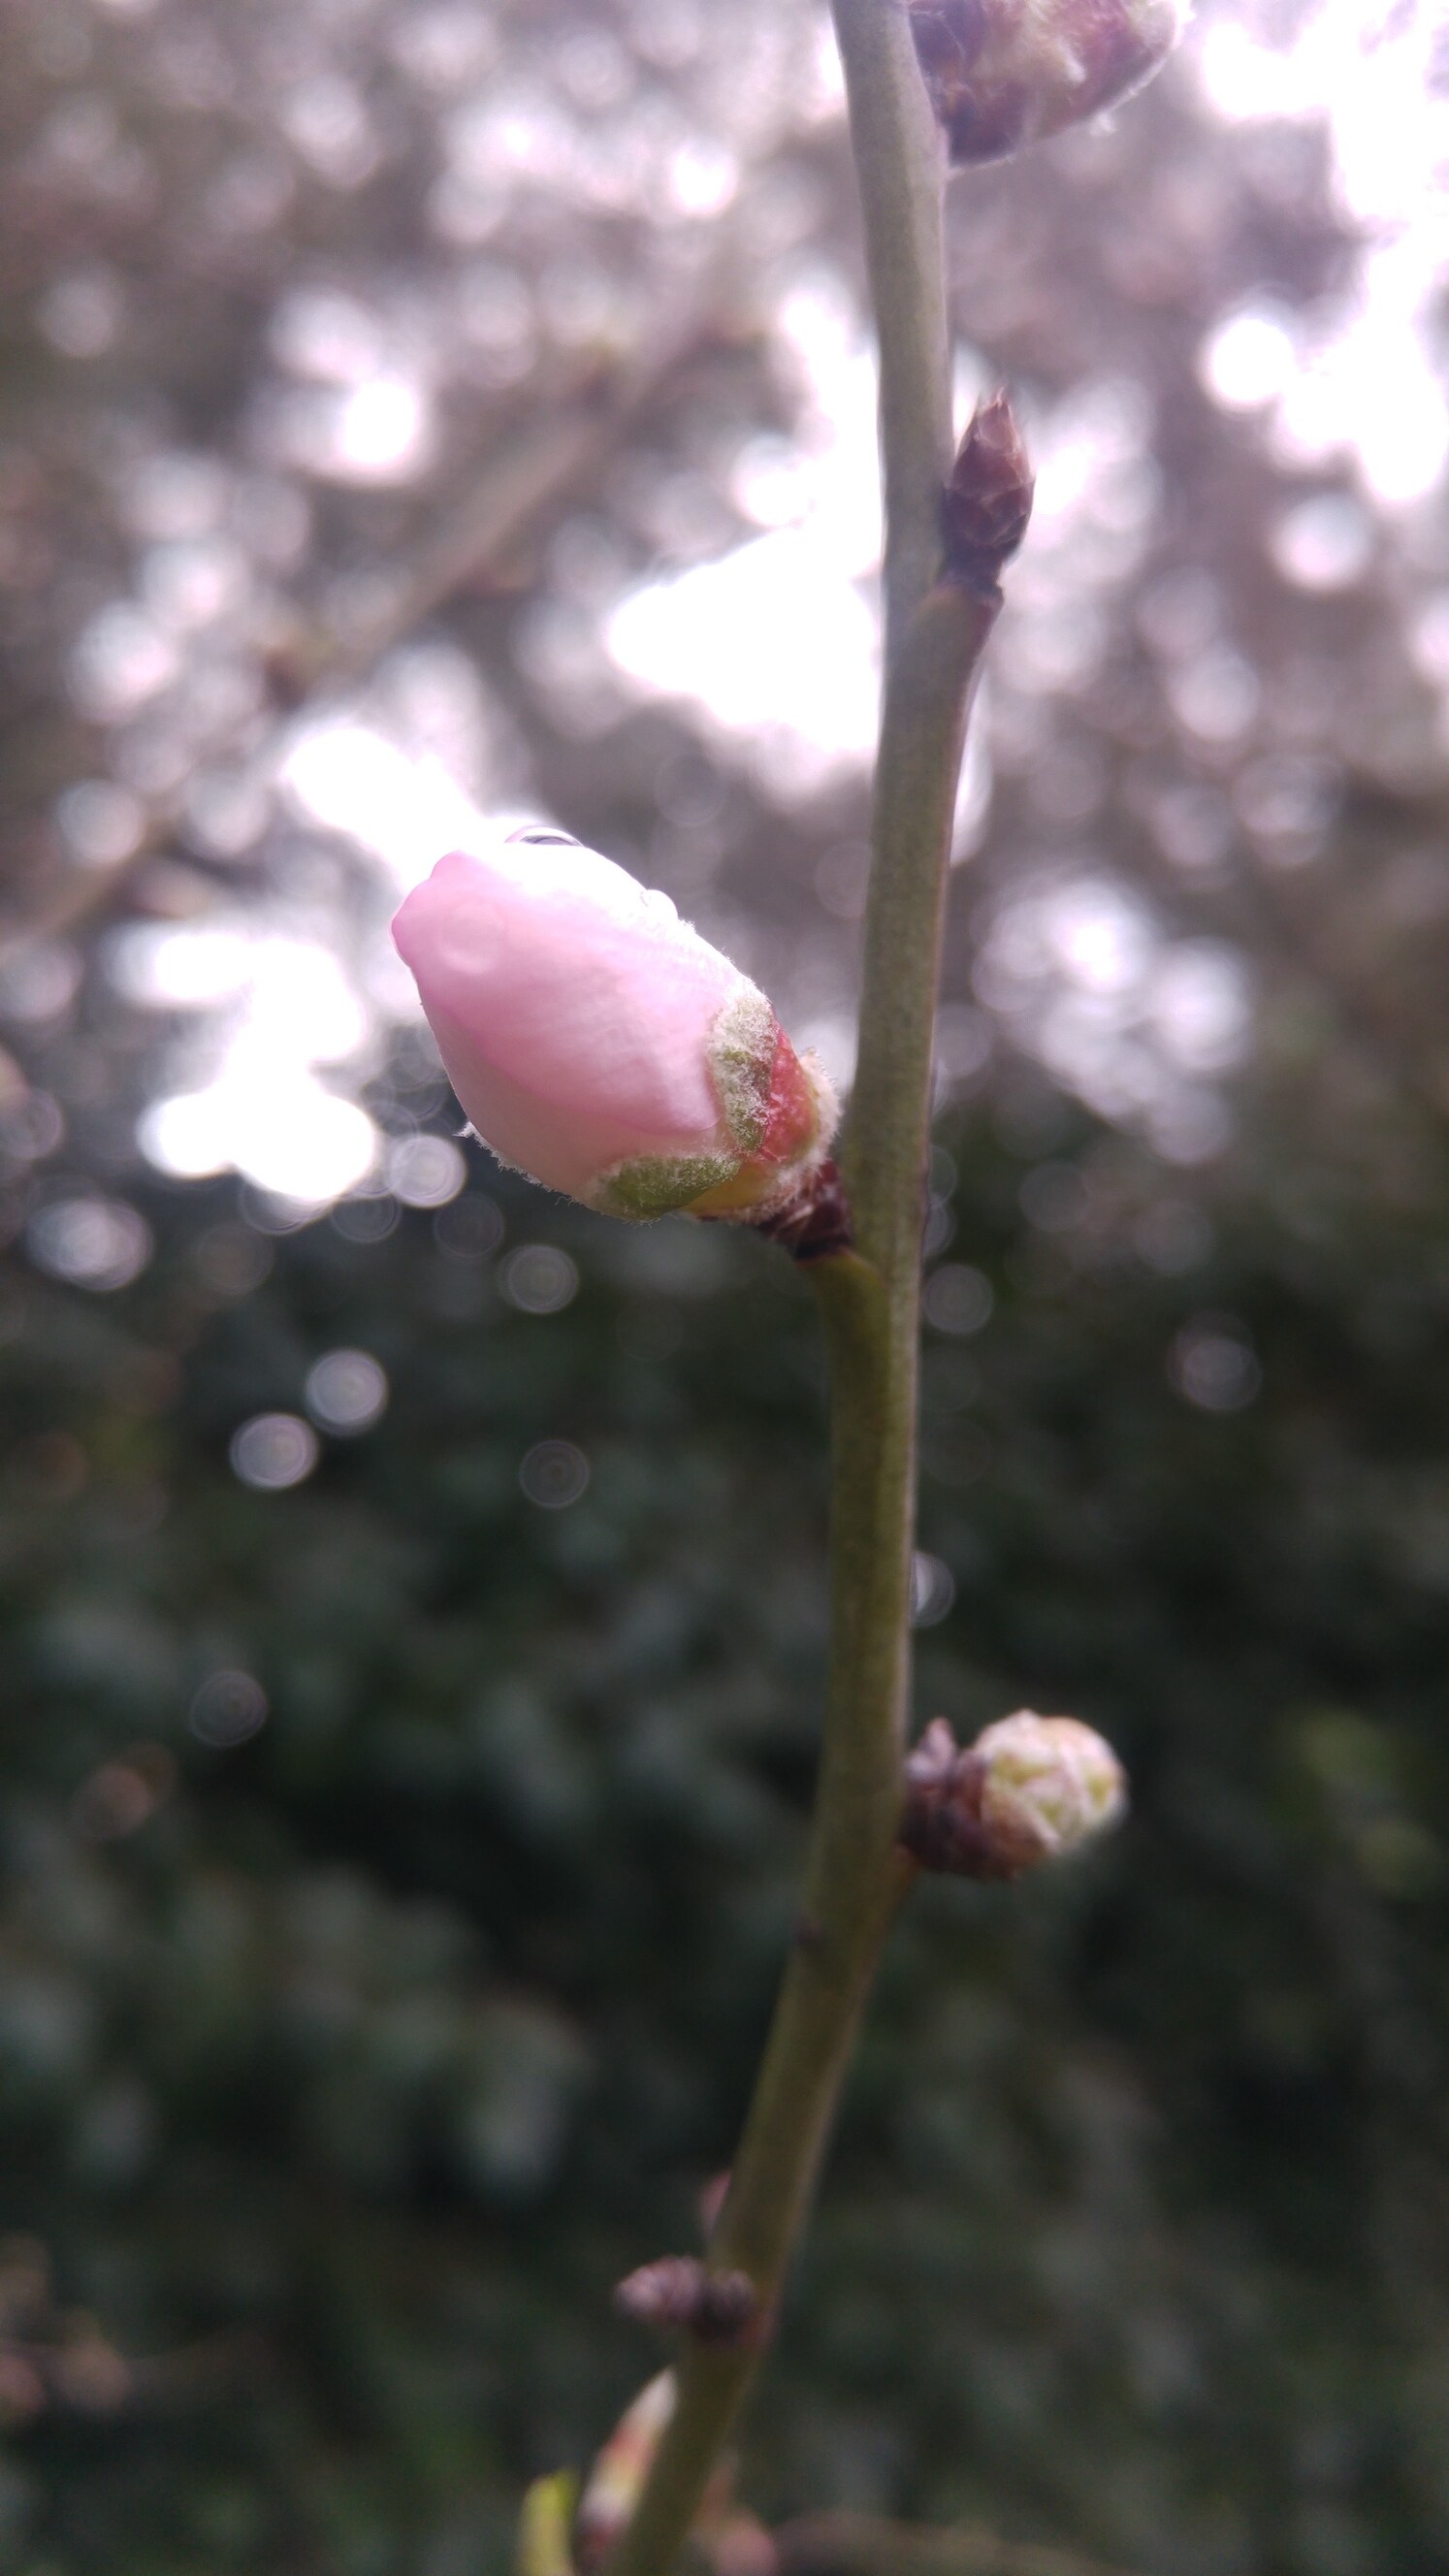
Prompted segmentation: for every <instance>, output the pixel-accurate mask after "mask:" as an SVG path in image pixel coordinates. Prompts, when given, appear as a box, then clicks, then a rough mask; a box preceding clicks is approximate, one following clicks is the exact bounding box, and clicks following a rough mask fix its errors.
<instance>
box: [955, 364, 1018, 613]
mask: <svg viewBox="0 0 1449 2576" xmlns="http://www.w3.org/2000/svg"><path fill="white" fill-rule="evenodd" d="M1035 489H1036V477H1035V476H1034V474H1033V473H1032V470H1031V466H1030V464H1029V463H1028V461H1027V453H1026V447H1025V445H1024V443H1023V440H1022V435H1021V432H1020V430H1019V429H1018V428H1017V425H1016V417H1015V414H1014V413H1013V411H1012V408H1011V404H1010V402H1009V401H1008V399H1007V397H1006V395H1005V394H1004V393H1002V394H993V395H992V397H991V400H990V402H985V403H979V404H978V405H977V408H976V410H975V411H974V412H973V413H972V415H971V418H970V420H969V421H968V423H967V425H966V434H965V436H964V438H963V439H962V441H961V444H960V446H959V448H958V449H957V451H956V462H955V464H954V465H953V466H952V468H951V479H950V481H949V482H948V484H947V486H946V489H945V491H944V492H943V494H942V496H941V532H942V535H943V536H944V538H945V543H946V569H947V571H948V572H949V573H954V574H956V575H957V576H958V577H962V578H964V579H966V580H967V581H972V582H975V583H976V584H977V586H978V587H979V588H982V589H985V590H994V588H995V584H996V577H997V575H998V573H999V572H1000V570H1001V567H1002V565H1003V564H1004V563H1005V562H1006V560H1007V557H1008V556H1009V555H1014V554H1015V552H1016V549H1017V547H1018V546H1019V545H1020V543H1021V541H1022V538H1023V537H1024V536H1025V534H1026V530H1027V522H1028V520H1029V519H1030V517H1031V503H1032V495H1033V493H1034V491H1035Z"/></svg>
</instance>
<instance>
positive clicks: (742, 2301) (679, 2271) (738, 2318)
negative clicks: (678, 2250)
mask: <svg viewBox="0 0 1449 2576" xmlns="http://www.w3.org/2000/svg"><path fill="white" fill-rule="evenodd" d="M614 2305H615V2307H616V2308H617V2309H618V2311H619V2314H620V2316H623V2317H630V2318H632V2320H633V2321H634V2323H635V2324H636V2325H641V2326H665V2327H668V2326H676V2327H679V2328H680V2329H681V2330H682V2331H683V2332H684V2333H686V2334H692V2335H695V2336H696V2337H697V2338H698V2340H699V2341H700V2342H701V2343H722V2344H737V2343H743V2342H745V2341H746V2340H747V2339H749V2338H750V2337H751V2336H752V2334H753V2333H754V2331H755V2330H756V2329H757V2328H758V2326H759V2323H760V2296H759V2292H758V2291H757V2289H756V2288H755V2285H754V2282H753V2281H752V2280H751V2279H750V2276H749V2274H748V2272H712V2271H711V2270H710V2269H709V2266H708V2265H707V2264H705V2263H701V2262H700V2260H699V2258H698V2256H697V2255H694V2254H663V2255H661V2256H660V2257H659V2259H658V2260H657V2261H656V2262H653V2263H644V2264H641V2265H640V2267H639V2270H638V2271H637V2272H631V2273H629V2275H628V2277H627V2278H626V2279H625V2280H622V2281H620V2282H619V2283H618V2285H617V2287H616V2288H615V2291H614Z"/></svg>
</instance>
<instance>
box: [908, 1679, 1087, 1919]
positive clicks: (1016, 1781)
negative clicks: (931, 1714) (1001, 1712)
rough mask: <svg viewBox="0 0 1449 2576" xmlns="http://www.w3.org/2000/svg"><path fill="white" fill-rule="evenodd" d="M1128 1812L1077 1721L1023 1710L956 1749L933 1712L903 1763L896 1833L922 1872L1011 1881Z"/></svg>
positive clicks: (1004, 1718)
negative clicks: (903, 1792) (901, 1805)
mask: <svg viewBox="0 0 1449 2576" xmlns="http://www.w3.org/2000/svg"><path fill="white" fill-rule="evenodd" d="M1126 1810H1127V1782H1126V1778H1125V1775H1124V1773H1123V1770H1122V1765H1121V1763H1120V1762H1119V1761H1118V1759H1117V1756H1116V1754H1115V1753H1114V1752H1113V1750H1112V1747H1111V1746H1110V1744H1108V1743H1107V1742H1106V1741H1105V1739H1104V1738H1103V1737H1102V1736H1100V1735H1098V1733H1097V1732H1096V1729H1095V1728H1094V1727H1090V1726H1084V1725H1083V1724H1082V1722H1081V1720H1080V1718H1075V1717H1038V1716H1037V1714H1036V1712H1035V1710H1034V1709H1029V1708H1020V1709H1018V1710H1017V1712H1016V1714H1015V1716H1014V1717H1002V1718H998V1719H997V1721H996V1723H995V1725H994V1726H988V1727H985V1728H983V1730H982V1732H981V1734H980V1735H978V1736H977V1738H976V1741H975V1743H974V1744H972V1745H969V1746H967V1748H966V1749H965V1750H964V1751H962V1750H961V1748H960V1747H959V1746H958V1745H957V1742H956V1739H955V1737H954V1735H953V1734H952V1732H951V1729H950V1727H949V1726H948V1725H947V1723H946V1720H945V1718H944V1717H937V1718H933V1719H932V1721H931V1724H930V1725H929V1726H928V1727H927V1729H926V1731H925V1733H924V1735H923V1736H922V1737H921V1740H920V1742H919V1744H918V1745H917V1746H916V1747H915V1749H914V1751H913V1752H912V1753H911V1754H910V1755H909V1756H908V1758H907V1761H906V1801H905V1811H904V1814H903V1816H902V1819H901V1832H900V1839H901V1841H902V1843H903V1844H904V1845H905V1848H906V1850H907V1851H908V1852H910V1853H911V1854H912V1855H913V1857H914V1858H915V1859H916V1860H918V1861H919V1862H920V1863H921V1865H922V1867H923V1868H925V1869H937V1870H952V1871H955V1872H957V1873H958V1874H960V1875H962V1876H964V1877H967V1878H1018V1877H1019V1876H1020V1875H1021V1873H1022V1871H1023V1870H1027V1869H1034V1868H1035V1867H1036V1866H1037V1864H1038V1862H1040V1861H1044V1860H1057V1859H1060V1858H1061V1857H1062V1855H1063V1854H1064V1853H1067V1852H1071V1851H1076V1850H1077V1849H1078V1847H1079V1846H1080V1845H1081V1844H1082V1843H1084V1842H1089V1841H1090V1840H1091V1839H1092V1837H1093V1836H1094V1835H1096V1834H1099V1833H1103V1832H1105V1831H1106V1829H1107V1827H1108V1826H1109V1825H1115V1824H1117V1823H1118V1822H1120V1820H1121V1818H1122V1817H1123V1816H1124V1815H1125V1813H1126Z"/></svg>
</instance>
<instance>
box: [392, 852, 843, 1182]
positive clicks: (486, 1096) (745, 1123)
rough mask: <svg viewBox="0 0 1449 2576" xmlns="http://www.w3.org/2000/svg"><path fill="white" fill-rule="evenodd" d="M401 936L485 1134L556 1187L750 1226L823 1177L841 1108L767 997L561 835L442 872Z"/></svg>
mask: <svg viewBox="0 0 1449 2576" xmlns="http://www.w3.org/2000/svg"><path fill="white" fill-rule="evenodd" d="M393 937H394V939H395V940H396V942H397V946H398V949H399V951H400V953H401V955H402V957H403V958H404V960H405V962H406V963H407V964H408V965H409V966H410V967H411V968H412V971H413V974H414V975H415V976H416V978H417V984H418V990H419V992H420V994H421V996H422V1002H423V1008H424V1010H425V1011H426V1013H427V1015H428V1019H429V1022H430V1024H431V1026H432V1031H433V1035H434V1037H435V1038H436V1039H437V1042H438V1048H439V1052H440V1053H441V1055H442V1059H443V1063H444V1065H445V1066H446V1068H447V1072H448V1076H449V1079H450V1081H451V1082H452V1085H453V1088H454V1090H455V1091H456V1092H457V1094H458V1098H459V1099H460V1101H461V1102H462V1104H463V1108H464V1110H465V1111H466V1113H467V1115H468V1117H469V1119H470V1120H471V1121H472V1124H473V1126H474V1128H475V1129H476V1131H477V1133H478V1134H479V1136H481V1137H482V1139H483V1141H484V1143H485V1144H486V1145H488V1146H490V1147H491V1148H492V1150H493V1152H494V1153H495V1154H496V1155H497V1157H498V1159H499V1161H500V1162H501V1163H506V1164H510V1165H512V1166H514V1167H515V1168H516V1169H517V1170H519V1171H522V1172H528V1173H530V1174H531V1175H532V1177H533V1178H534V1179H535V1180H537V1181H541V1182H543V1184H544V1186H545V1187H546V1188H549V1189H555V1190H562V1191H564V1192H565V1193H566V1195H567V1196H568V1197H569V1198H574V1199H580V1200H582V1201H583V1203H584V1205H585V1206H586V1207H594V1208H602V1209H603V1210H605V1211H606V1212H607V1213H608V1214H609V1215H611V1216H623V1217H654V1216H664V1215H666V1214H668V1212H669V1211H670V1210H671V1209H674V1208H687V1209H689V1210H691V1211H692V1213H693V1214H695V1215H697V1216H716V1217H732V1218H736V1219H739V1220H741V1221H742V1222H746V1223H755V1222H758V1221H759V1220H760V1219H761V1218H767V1217H768V1216H769V1215H770V1214H771V1213H772V1212H774V1211H777V1210H779V1209H781V1208H783V1207H785V1206H787V1205H788V1204H789V1203H790V1202H792V1201H793V1200H794V1199H795V1198H796V1197H797V1196H798V1195H799V1193H800V1191H801V1188H802V1186H803V1185H804V1184H805V1183H806V1182H807V1181H809V1180H810V1179H811V1178H812V1177H813V1176H814V1175H815V1174H816V1173H817V1172H818V1171H819V1170H820V1168H821V1166H822V1165H823V1163H824V1161H825V1155H826V1149H827V1147H828V1145H829V1143H830V1138H831V1134H832V1131H833V1129H834V1125H835V1118H836V1104H835V1098H834V1094H833V1093H832V1091H831V1087H830V1084H829V1082H828V1081H827V1079H826V1077H825V1075H824V1074H823V1073H822V1072H821V1070H820V1068H819V1067H818V1066H817V1065H816V1064H815V1063H814V1061H813V1060H812V1058H810V1057H809V1056H805V1057H803V1058H802V1057H800V1056H798V1055H797V1054H796V1053H795V1050H794V1048H793V1047H792V1046H791V1044H790V1041H789V1039H788V1038H787V1037H786V1035H785V1032H784V1030H783V1029H782V1028H781V1026H780V1023H779V1021H778V1020H777V1019H776V1017H775V1014H774V1011H773V1010H772V1008H771V1006H770V1004H769V1003H768V1002H767V1001H766V999H765V996H764V994H763V993H762V992H760V991H759V990H758V988H757V986H755V985H754V984H752V983H751V982H750V979H749V977H748V976H747V975H742V974H741V973H740V970H739V968H738V967H737V966H734V965H732V964H731V963H730V960H729V959H728V958H727V957H723V956H721V954H720V952H719V950H718V949H717V948H712V947H711V946H710V944H709V942H708V940H706V939H702V938H701V937H700V935H699V932H698V931H697V930H694V929H692V928H691V926H690V924H689V923H688V922H687V921H681V919H680V917H679V915H678V913H677V912H676V911H675V909H674V906H673V904H672V903H671V902H670V900H669V897H668V895H666V894H658V893H654V892H651V891H649V890H647V889H646V888H645V887H643V886H641V885H640V884H638V883H637V881H636V880H635V879H634V878H633V877H631V876H629V875H628V874H627V873H626V872H625V870H624V869H623V868H620V867H616V866H615V865H614V863H613V861H612V860H611V859H605V858H601V857H600V856H599V854H598V852H597V851H596V850H586V849H584V848H583V847H582V846H581V844H580V843H579V842H577V841H574V840H571V839H570V838H569V837H568V836H567V835H566V834H565V833H562V832H549V831H531V832H516V833H514V834H513V835H512V836H511V838H510V840H508V841H506V842H502V843H500V844H498V845H497V846H496V847H495V848H494V849H493V850H491V851H490V852H489V853H488V854H487V856H486V857H478V856H468V857H464V856H462V855H461V854H459V853H455V854H454V855H453V856H452V857H450V858H446V859H441V860H440V861H439V863H438V865H437V866H436V867H435V868H434V870H433V873H432V875H431V876H430V877H429V878H428V879H427V880H426V882H425V883H424V884H422V885H420V886H417V887H415V889H414V891H413V892H412V893H411V894H410V895H409V896H408V898H407V901H406V902H405V903H404V905H403V907H402V909H401V911H400V912H399V913H398V915H397V918H396V920H395V921H394V923H393Z"/></svg>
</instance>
